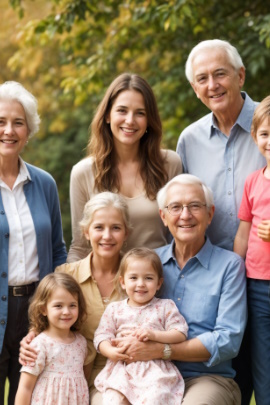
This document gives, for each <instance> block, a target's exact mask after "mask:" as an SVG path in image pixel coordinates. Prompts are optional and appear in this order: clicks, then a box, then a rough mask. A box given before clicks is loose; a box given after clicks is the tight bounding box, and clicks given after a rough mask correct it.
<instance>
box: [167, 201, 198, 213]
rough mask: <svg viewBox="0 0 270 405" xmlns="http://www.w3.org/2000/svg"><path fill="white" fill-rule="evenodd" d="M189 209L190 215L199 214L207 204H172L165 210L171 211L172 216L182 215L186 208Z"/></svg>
mask: <svg viewBox="0 0 270 405" xmlns="http://www.w3.org/2000/svg"><path fill="white" fill-rule="evenodd" d="M185 207H186V208H187V209H188V211H189V213H190V214H197V213H198V212H200V211H201V209H202V207H206V204H202V203H199V202H194V203H190V204H187V205H184V204H177V203H171V204H169V205H167V206H166V207H165V208H166V209H167V210H168V211H169V213H170V214H171V215H175V216H176V215H180V214H181V213H182V211H183V209H184V208H185Z"/></svg>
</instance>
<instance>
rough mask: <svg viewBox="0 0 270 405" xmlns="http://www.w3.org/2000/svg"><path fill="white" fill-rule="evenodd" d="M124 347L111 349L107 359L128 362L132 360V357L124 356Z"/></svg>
mask: <svg viewBox="0 0 270 405" xmlns="http://www.w3.org/2000/svg"><path fill="white" fill-rule="evenodd" d="M125 350H126V347H125V346H121V347H119V346H118V347H112V350H111V351H110V356H109V359H110V360H112V361H124V362H125V361H128V360H132V357H130V356H128V355H127V354H125Z"/></svg>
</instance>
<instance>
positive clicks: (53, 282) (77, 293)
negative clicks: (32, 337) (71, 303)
mask: <svg viewBox="0 0 270 405" xmlns="http://www.w3.org/2000/svg"><path fill="white" fill-rule="evenodd" d="M57 287H61V288H64V289H65V290H67V291H68V292H69V293H70V294H71V295H73V296H74V297H76V298H77V299H78V307H79V315H78V319H77V320H76V322H75V323H74V324H73V325H72V327H71V330H75V331H76V330H79V329H80V327H81V325H82V323H83V322H84V320H85V317H86V314H87V311H86V303H85V299H84V296H83V293H82V290H81V287H80V286H79V284H78V283H77V281H76V280H75V279H74V278H73V277H72V276H70V275H69V274H66V273H50V274H48V275H47V276H45V277H44V278H43V279H42V280H41V282H40V283H39V285H38V287H37V289H36V291H35V294H34V296H33V298H32V300H31V303H30V306H29V310H28V316H29V323H30V329H34V330H35V331H36V332H37V333H41V332H43V331H44V330H46V329H47V328H48V326H49V323H48V319H47V316H45V315H43V311H44V308H45V307H46V305H47V302H48V300H49V299H50V297H51V295H52V293H53V291H54V290H55V289H56V288H57Z"/></svg>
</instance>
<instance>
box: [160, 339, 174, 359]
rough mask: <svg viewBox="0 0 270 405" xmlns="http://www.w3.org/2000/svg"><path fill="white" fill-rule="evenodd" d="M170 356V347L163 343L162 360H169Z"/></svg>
mask: <svg viewBox="0 0 270 405" xmlns="http://www.w3.org/2000/svg"><path fill="white" fill-rule="evenodd" d="M171 355H172V349H171V346H170V345H168V344H167V343H165V345H164V350H163V357H162V360H169V359H170V358H171Z"/></svg>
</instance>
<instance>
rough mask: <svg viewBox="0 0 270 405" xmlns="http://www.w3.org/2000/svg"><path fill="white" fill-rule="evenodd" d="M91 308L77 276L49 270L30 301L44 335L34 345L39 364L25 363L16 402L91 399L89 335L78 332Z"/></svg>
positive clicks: (84, 404) (71, 403) (34, 324)
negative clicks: (87, 364) (87, 365)
mask: <svg viewBox="0 0 270 405" xmlns="http://www.w3.org/2000/svg"><path fill="white" fill-rule="evenodd" d="M85 314H86V310H85V300H84V297H83V295H82V292H81V289H80V286H79V285H78V283H77V282H76V281H75V279H74V278H73V277H72V276H70V275H68V274H64V273H52V274H49V275H47V276H46V277H45V278H44V279H43V280H42V281H41V282H40V284H39V286H38V288H37V290H36V292H35V294H34V297H33V301H32V303H31V305H30V307H29V318H30V326H31V328H33V329H34V330H35V331H36V332H37V333H39V335H38V336H37V337H36V338H34V340H33V341H32V342H31V345H33V346H34V347H35V349H36V350H37V352H38V357H37V360H36V362H35V365H34V366H23V367H22V369H21V378H20V383H19V388H18V391H17V395H16V399H15V405H30V404H31V405H36V404H38V405H45V404H46V405H47V404H50V405H59V404H65V405H88V404H89V391H88V385H87V382H86V379H85V376H84V371H83V364H84V360H85V358H86V355H87V344H86V340H85V338H84V337H83V336H82V335H81V334H79V333H78V332H76V331H77V330H78V329H79V327H80V325H81V323H82V321H83V319H84V316H85Z"/></svg>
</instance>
